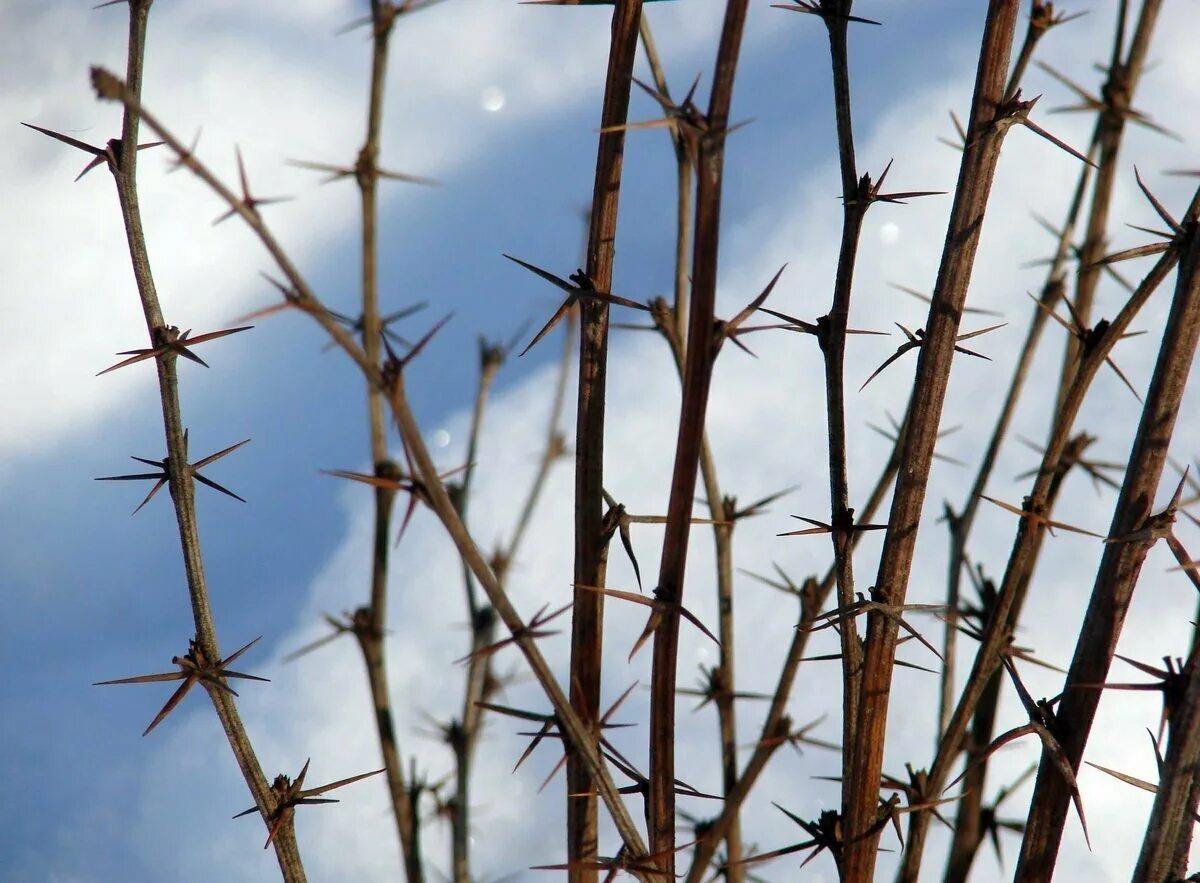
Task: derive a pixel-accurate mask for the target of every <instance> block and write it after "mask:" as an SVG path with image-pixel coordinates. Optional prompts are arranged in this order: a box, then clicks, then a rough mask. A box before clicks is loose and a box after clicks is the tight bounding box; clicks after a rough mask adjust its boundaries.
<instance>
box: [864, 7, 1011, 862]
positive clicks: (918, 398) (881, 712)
mask: <svg viewBox="0 0 1200 883" xmlns="http://www.w3.org/2000/svg"><path fill="white" fill-rule="evenodd" d="M1018 5H1019V4H1018V2H1017V0H991V2H989V4H988V11H987V19H986V26H985V29H984V36H983V46H982V48H981V50H980V56H979V68H978V72H977V74H976V82H975V95H974V99H973V101H972V106H971V118H970V124H969V126H968V128H967V144H966V146H965V147H964V149H963V159H962V166H961V167H960V170H959V178H958V186H957V188H956V190H955V197H954V206H953V208H952V210H951V215H950V224H949V228H948V230H947V233H946V244H945V250H944V251H943V254H942V262H941V266H940V268H939V270H938V278H937V282H936V284H935V286H934V291H933V303H932V305H931V306H930V311H929V320H928V322H927V323H926V326H925V338H924V341H923V343H922V346H921V347H920V357H919V359H918V362H917V374H916V382H915V385H914V388H913V398H912V411H911V413H912V414H913V415H914V416H915V418H916V419H911V420H910V421H909V426H908V432H907V433H906V435H905V444H904V450H903V452H902V454H901V466H900V473H899V475H898V476H897V479H896V492H895V495H894V497H893V499H892V511H891V517H890V518H889V521H888V530H887V533H886V536H885V538H884V545H883V553H882V556H881V559H880V564H879V574H878V576H877V578H876V580H875V586H876V591H877V592H879V593H881V594H882V596H883V597H884V598H885V599H886V603H888V604H893V605H898V604H903V603H904V598H905V595H906V592H907V588H908V578H909V573H910V570H911V567H912V560H913V555H914V553H915V550H916V540H917V532H918V530H919V527H920V517H921V507H922V504H923V503H924V499H925V489H926V485H927V483H928V480H929V467H930V463H931V462H932V459H933V449H934V445H935V443H936V441H937V434H938V425H939V422H940V419H941V411H942V404H943V402H944V400H945V394H946V388H947V384H948V381H949V376H950V368H951V364H952V361H953V356H954V352H953V350H954V345H955V338H956V336H957V334H958V326H959V321H960V319H961V317H962V308H963V304H964V302H965V300H966V295H967V287H968V285H969V283H970V279H971V270H972V268H973V265H974V261H975V252H976V249H977V247H978V243H979V236H980V232H981V230H982V227H983V219H984V214H985V211H986V208H987V202H988V197H989V195H990V193H991V186H992V178H993V176H994V174H995V170H996V164H997V162H998V161H999V157H1000V146H1001V144H1002V142H1003V136H1004V133H1005V131H1006V128H1007V127H1006V126H1005V125H1004V122H1005V121H1004V120H1003V119H1002V117H1001V115H1000V111H1001V102H1002V100H1003V97H1004V95H1003V92H1004V88H1005V81H1006V79H1007V74H1008V63H1009V52H1010V50H1011V47H1012V39H1013V32H1014V30H1015V27H1016V20H1017V12H1018ZM896 632H897V626H896V624H895V623H893V622H892V621H891V620H890V619H889V618H888V617H886V616H881V615H878V614H876V613H871V614H869V615H868V621H867V641H866V648H865V650H866V655H865V660H864V666H863V686H862V698H861V705H860V708H859V719H858V728H857V731H856V733H855V742H854V744H853V745H851V746H847V750H848V751H850V753H851V756H852V767H851V769H852V775H851V777H850V778H851V782H853V783H861V785H862V787H856V788H854V790H853V794H852V803H851V804H850V805H849V806H848V807H847V812H846V818H845V819H844V824H845V832H846V846H845V852H844V864H843V876H842V879H843V880H844V881H855V883H869V881H870V880H872V878H873V875H874V868H875V856H876V849H875V846H876V842H877V840H878V837H877V836H862V835H863V834H864V832H866V831H867V830H868V829H869V828H870V827H871V826H872V825H873V824H874V823H875V820H876V816H877V809H878V791H877V790H876V783H877V782H878V781H879V778H880V775H881V773H882V766H883V747H884V740H885V735H886V732H887V709H888V700H889V698H890V694H891V680H892V668H893V664H894V659H895V649H896V640H897V634H896Z"/></svg>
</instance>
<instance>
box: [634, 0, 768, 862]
mask: <svg viewBox="0 0 1200 883" xmlns="http://www.w3.org/2000/svg"><path fill="white" fill-rule="evenodd" d="M641 36H642V46H643V48H644V49H645V51H646V60H647V62H648V63H649V65H650V72H651V75H652V77H653V79H654V86H655V88H656V89H657V90H658V92H659V94H660V95H662V96H663V97H664V98H669V97H670V94H671V92H670V90H669V89H668V87H667V78H666V74H665V72H664V70H663V66H662V62H661V61H660V60H659V57H658V51H657V49H656V48H655V44H654V37H653V35H652V34H651V32H650V23H649V21H647V19H646V17H645V16H643V17H642V26H641ZM667 131H668V132H669V133H670V135H671V144H672V146H673V147H674V148H675V169H676V201H675V209H676V211H675V219H676V223H675V274H674V289H675V300H674V304H673V306H672V308H671V310H670V318H671V322H670V324H669V325H667V326H664V327H663V329H662V331H663V334H664V336H665V337H666V338H667V341H668V343H669V344H670V347H671V354H672V356H673V357H674V360H675V370H676V371H677V372H678V374H679V378H680V380H682V379H683V366H684V362H685V354H684V336H685V335H686V333H687V331H686V328H687V307H688V305H687V300H688V281H689V280H688V268H689V265H690V263H691V232H692V178H693V175H694V174H695V160H694V156H693V150H692V142H691V141H690V140H689V139H687V138H685V137H684V133H683V130H682V129H681V128H680V127H679V126H678V125H676V126H671V127H669V128H668V129H667ZM700 478H701V480H702V481H703V482H704V496H705V499H706V500H707V502H708V510H709V512H710V513H711V514H712V518H713V521H714V522H717V523H714V524H713V526H712V528H713V546H714V553H715V556H716V570H717V636H718V638H719V640H720V642H721V649H720V654H721V655H720V661H719V662H718V664H717V669H716V672H715V674H714V676H713V682H714V683H713V688H714V690H715V691H716V694H715V698H714V700H713V704H714V705H716V708H717V731H718V737H719V739H720V743H721V786H722V793H723V794H725V795H728V794H729V793H730V792H731V791H732V790H733V789H734V787H735V786H736V785H737V778H738V769H737V768H738V761H737V710H736V706H735V702H734V693H735V690H736V683H737V680H736V677H735V674H734V627H733V624H734V617H733V527H734V525H733V524H732V523H725V522H731V519H732V518H733V513H734V509H735V502H734V501H733V500H732V499H730V498H727V497H725V496H724V495H723V494H722V493H721V483H720V479H719V477H718V474H717V463H716V460H715V458H714V457H713V454H712V448H711V447H710V446H709V444H708V437H707V433H706V434H705V437H704V439H703V440H702V442H701V445H700ZM725 844H726V845H725V858H726V870H725V877H726V880H727V881H728V883H741V881H743V880H744V879H745V877H746V872H745V868H744V867H743V866H742V865H741V864H740V861H741V858H742V834H741V824H740V822H739V819H738V817H737V815H736V814H735V815H734V817H733V820H732V822H731V823H730V825H729V830H728V832H727V833H726V835H725Z"/></svg>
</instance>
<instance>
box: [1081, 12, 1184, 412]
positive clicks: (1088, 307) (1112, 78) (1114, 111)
mask: <svg viewBox="0 0 1200 883" xmlns="http://www.w3.org/2000/svg"><path fill="white" fill-rule="evenodd" d="M1161 6H1162V0H1145V2H1144V3H1143V4H1142V11H1141V14H1140V15H1139V16H1138V23H1137V27H1136V28H1135V29H1134V35H1133V40H1132V42H1131V43H1130V46H1129V54H1128V56H1125V57H1122V56H1123V53H1124V40H1123V36H1124V32H1125V7H1126V4H1125V2H1122V3H1120V4H1119V6H1118V13H1117V14H1118V16H1119V21H1118V22H1117V39H1116V40H1115V41H1114V43H1113V52H1112V56H1111V59H1110V61H1109V65H1108V79H1107V81H1106V82H1105V83H1104V86H1103V88H1102V90H1101V96H1102V98H1103V100H1104V110H1102V111H1101V113H1100V118H1099V120H1097V125H1096V138H1097V140H1098V142H1099V146H1100V152H1099V158H1098V160H1097V165H1098V167H1099V171H1098V172H1097V173H1096V186H1095V189H1094V191H1093V193H1092V204H1091V210H1090V212H1089V213H1088V220H1087V229H1086V230H1085V232H1084V238H1083V244H1082V245H1081V246H1080V249H1079V269H1078V273H1077V274H1076V277H1075V299H1074V307H1075V312H1076V314H1077V315H1078V316H1079V321H1080V322H1082V323H1083V324H1084V325H1087V324H1089V319H1090V317H1091V315H1092V302H1093V301H1094V300H1095V296H1096V286H1097V284H1098V283H1099V281H1100V272H1101V269H1102V268H1101V265H1100V259H1101V258H1102V257H1103V256H1104V249H1105V246H1106V245H1107V239H1108V213H1109V210H1110V208H1111V206H1112V192H1113V188H1114V186H1115V185H1116V176H1117V161H1118V158H1119V153H1120V148H1121V138H1122V135H1123V134H1124V131H1125V123H1126V121H1127V120H1128V118H1129V109H1130V102H1132V100H1133V93H1134V90H1135V89H1136V88H1137V84H1138V81H1139V80H1140V79H1141V75H1142V72H1143V70H1144V69H1145V66H1146V55H1147V53H1149V51H1150V38H1151V36H1152V35H1153V33H1154V26H1155V24H1156V22H1157V21H1158V11H1159V9H1160V7H1161ZM1078 364H1079V344H1078V341H1076V340H1075V338H1074V337H1071V338H1068V340H1067V348H1066V354H1065V355H1064V357H1063V369H1062V380H1061V383H1060V385H1059V402H1060V403H1061V401H1062V398H1063V396H1065V395H1066V390H1067V388H1068V387H1069V385H1070V380H1071V377H1072V375H1073V374H1074V373H1075V370H1076V368H1077V366H1078Z"/></svg>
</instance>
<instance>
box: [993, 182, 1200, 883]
mask: <svg viewBox="0 0 1200 883" xmlns="http://www.w3.org/2000/svg"><path fill="white" fill-rule="evenodd" d="M1198 210H1200V191H1198V192H1197V193H1196V196H1195V197H1194V198H1193V200H1192V204H1191V206H1189V208H1188V213H1187V220H1186V221H1185V228H1184V231H1185V232H1184V234H1183V236H1181V237H1180V240H1179V241H1178V243H1177V245H1176V246H1174V247H1173V248H1172V251H1177V252H1178V251H1182V256H1181V257H1180V262H1179V275H1178V278H1177V280H1176V287H1175V298H1174V300H1173V301H1172V303H1171V312H1170V314H1169V315H1168V317H1167V321H1166V326H1165V329H1164V332H1163V340H1162V344H1161V346H1160V348H1159V353H1158V362H1157V364H1156V365H1155V369H1154V376H1153V378H1152V379H1151V381H1150V389H1149V391H1148V392H1147V394H1146V405H1145V407H1144V408H1143V410H1142V419H1141V423H1140V424H1139V426H1138V431H1137V435H1136V436H1135V438H1134V443H1133V451H1132V453H1131V455H1130V458H1129V466H1128V467H1127V469H1126V472H1125V482H1124V484H1123V485H1122V487H1121V494H1120V497H1119V498H1118V500H1117V506H1116V509H1115V510H1114V512H1113V520H1112V526H1111V528H1110V530H1109V533H1108V535H1109V536H1110V537H1122V536H1125V535H1126V534H1129V533H1131V532H1133V531H1135V530H1138V529H1140V528H1141V527H1142V526H1143V525H1144V524H1145V522H1146V520H1147V518H1148V517H1149V516H1150V515H1151V506H1152V505H1153V502H1154V494H1155V491H1156V490H1157V488H1158V484H1159V480H1160V478H1161V477H1162V472H1163V469H1164V467H1165V466H1166V463H1167V449H1168V447H1169V446H1170V442H1171V436H1172V434H1173V432H1174V429H1175V419H1176V417H1177V416H1178V413H1179V405H1180V402H1181V400H1182V398H1183V392H1184V389H1185V388H1186V386H1187V378H1188V373H1189V371H1190V369H1191V365H1192V360H1193V358H1194V356H1195V352H1196V344H1197V342H1198V341H1200V227H1198V225H1197V211H1198ZM1152 545H1153V541H1145V542H1143V541H1131V542H1113V543H1109V544H1107V545H1106V546H1105V549H1104V555H1103V557H1102V558H1101V560H1100V568H1099V570H1098V571H1097V573H1096V583H1095V586H1094V587H1093V589H1092V597H1091V600H1090V602H1089V603H1088V609H1087V613H1086V614H1085V616H1084V621H1083V628H1082V630H1081V631H1080V636H1079V640H1078V642H1077V643H1076V645H1075V656H1074V658H1073V659H1072V661H1071V668H1070V670H1069V672H1068V673H1067V681H1066V686H1065V687H1064V690H1063V700H1062V703H1061V705H1060V706H1059V708H1058V712H1057V720H1058V726H1057V728H1056V731H1055V733H1054V735H1055V736H1056V737H1057V739H1058V741H1059V743H1060V744H1061V746H1062V749H1063V752H1064V753H1065V755H1066V758H1067V760H1068V761H1069V762H1070V764H1071V766H1072V768H1073V769H1078V768H1079V763H1080V760H1081V759H1082V756H1083V749H1084V746H1085V745H1086V744H1087V738H1088V735H1089V733H1090V732H1091V726H1092V722H1093V720H1094V718H1095V714H1096V708H1097V706H1098V704H1099V701H1100V692H1101V691H1099V690H1095V689H1088V688H1086V687H1081V686H1080V685H1082V684H1099V683H1104V681H1105V680H1107V674H1108V669H1109V666H1110V665H1111V663H1112V656H1113V653H1114V652H1115V649H1116V645H1117V640H1118V638H1119V637H1120V633H1121V627H1122V625H1123V624H1124V621H1125V613H1126V611H1127V610H1128V607H1129V602H1130V600H1131V598H1132V596H1133V589H1134V586H1135V585H1136V583H1137V578H1138V574H1139V572H1140V571H1141V567H1142V563H1143V562H1144V561H1145V557H1146V553H1147V552H1149V550H1150V547H1151V546H1152ZM1172 742H1174V740H1172ZM1180 787H1182V786H1180ZM1188 787H1190V783H1189V785H1188ZM1184 790H1185V791H1186V789H1184ZM1177 798H1178V795H1177V793H1176V790H1175V789H1174V788H1172V793H1171V795H1170V799H1171V800H1176V799H1177ZM1032 801H1033V802H1032V804H1031V807H1030V812H1029V818H1028V821H1027V826H1026V831H1025V839H1024V840H1023V841H1022V844H1021V857H1020V860H1019V862H1018V865H1017V874H1016V878H1015V879H1016V880H1020V881H1032V880H1044V879H1046V878H1047V877H1048V876H1049V873H1050V870H1051V869H1052V868H1053V866H1054V860H1055V857H1056V856H1057V854H1058V847H1059V843H1060V841H1061V839H1062V831H1063V825H1064V823H1065V821H1066V814H1067V805H1068V802H1069V801H1070V790H1069V789H1068V788H1067V786H1066V783H1065V782H1064V781H1063V779H1062V776H1061V774H1060V773H1058V772H1057V770H1056V769H1055V767H1054V765H1053V764H1052V763H1050V764H1047V763H1046V761H1045V758H1044V757H1043V763H1042V765H1041V767H1040V768H1039V770H1038V778H1037V784H1036V785H1035V786H1034V793H1033V798H1032ZM1159 805H1160V801H1159V800H1156V801H1155V807H1156V808H1158V807H1159ZM1162 821H1163V823H1164V824H1170V825H1178V824H1182V821H1181V820H1179V819H1176V820H1174V821H1173V822H1168V821H1167V820H1166V819H1162ZM1174 846H1175V840H1174V839H1172V840H1171V841H1170V842H1169V844H1167V845H1165V846H1164V847H1163V848H1164V849H1165V852H1162V853H1160V852H1159V851H1157V850H1154V849H1151V850H1150V852H1149V855H1147V853H1146V852H1144V853H1143V856H1142V858H1143V859H1144V860H1146V861H1153V862H1158V861H1160V860H1162V861H1166V860H1167V859H1168V858H1169V857H1170V856H1171V855H1172V853H1173V850H1174ZM1149 867H1150V866H1149V865H1145V864H1143V862H1142V861H1141V860H1139V863H1138V869H1139V872H1143V873H1144V872H1146V871H1148V870H1149ZM1155 879H1161V876H1160V877H1158V878H1155Z"/></svg>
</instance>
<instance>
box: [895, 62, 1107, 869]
mask: <svg viewBox="0 0 1200 883" xmlns="http://www.w3.org/2000/svg"><path fill="white" fill-rule="evenodd" d="M1010 82H1011V81H1010ZM1093 147H1094V145H1093ZM1093 152H1094V150H1093V151H1090V152H1089V158H1090V154H1091V153H1093ZM1090 178H1091V167H1090V166H1087V165H1085V166H1084V167H1083V170H1082V171H1081V172H1080V174H1079V182H1078V184H1077V186H1076V188H1075V195H1074V197H1073V199H1072V202H1071V207H1070V209H1069V210H1068V212H1067V217H1066V220H1065V222H1064V224H1063V231H1062V235H1061V236H1060V237H1059V241H1058V246H1057V249H1056V251H1055V255H1054V258H1053V260H1052V262H1051V265H1050V268H1049V270H1048V271H1047V274H1046V282H1045V284H1044V285H1043V286H1042V291H1041V295H1040V297H1039V303H1040V304H1041V306H1040V307H1039V306H1037V305H1035V306H1034V307H1033V314H1032V315H1031V316H1030V320H1029V330H1028V331H1027V332H1026V335H1025V342H1024V344H1023V345H1022V347H1021V352H1020V354H1019V355H1018V356H1017V363H1016V365H1015V367H1014V368H1013V378H1012V381H1011V382H1010V383H1009V387H1008V392H1007V393H1006V395H1005V398H1004V404H1003V406H1002V407H1001V409H1000V414H999V416H998V417H997V418H996V425H995V427H994V428H993V430H992V436H991V439H990V440H989V441H988V446H987V448H986V450H985V451H984V455H983V459H982V461H981V462H980V465H979V471H978V472H977V473H976V475H975V481H974V483H973V484H972V485H971V489H970V492H969V493H968V496H967V498H966V500H965V501H964V502H963V506H962V509H961V510H960V512H959V513H958V514H956V515H954V516H953V517H952V520H951V524H950V559H949V560H950V563H949V567H948V573H947V580H946V585H947V591H946V604H947V606H948V607H949V615H948V616H947V618H946V628H945V640H944V647H945V649H944V655H945V657H946V666H945V669H944V671H943V673H942V684H941V687H942V689H941V701H940V703H939V708H938V736H937V738H938V745H939V746H940V745H941V742H942V738H943V735H944V734H945V732H946V728H947V726H948V725H949V721H950V716H951V714H952V713H953V711H954V707H955V696H956V693H955V686H956V685H955V679H954V667H953V665H952V664H951V660H953V659H954V657H955V654H956V653H957V637H958V615H957V613H956V611H957V610H958V609H959V600H960V586H961V583H962V574H963V568H964V567H965V566H966V549H967V542H968V540H969V539H970V535H971V530H972V528H973V527H974V526H975V515H976V513H977V512H978V511H979V504H980V502H981V501H982V499H983V498H982V496H981V495H982V494H983V492H984V491H985V490H986V489H987V483H988V481H989V480H990V479H991V475H992V470H993V469H994V468H995V465H996V460H997V458H998V456H999V453H1000V447H1001V446H1002V445H1003V443H1004V441H1005V438H1006V437H1007V435H1008V429H1009V426H1010V424H1011V422H1012V418H1013V415H1014V414H1015V413H1016V408H1017V403H1018V401H1020V398H1021V394H1022V392H1023V391H1024V389H1025V381H1026V379H1027V377H1028V374H1029V370H1030V368H1031V366H1032V364H1033V358H1034V355H1035V354H1036V351H1037V346H1038V341H1039V340H1040V339H1041V334H1042V330H1043V328H1044V327H1045V324H1046V321H1047V315H1046V310H1050V309H1053V308H1054V306H1055V305H1056V304H1057V303H1058V301H1059V300H1060V299H1061V298H1062V297H1063V288H1064V282H1063V266H1064V264H1065V262H1066V258H1067V256H1068V254H1069V251H1070V243H1071V236H1072V234H1073V232H1074V229H1075V223H1076V220H1077V219H1078V216H1079V212H1080V210H1081V207H1082V204H1083V197H1084V194H1085V192H1086V189H1087V182H1088V181H1089V180H1090ZM1014 606H1019V605H1014ZM1014 619H1015V617H1014ZM991 677H992V681H993V683H991V684H989V686H988V688H987V692H986V693H985V694H984V695H983V696H982V698H981V700H980V703H979V707H978V708H977V710H976V712H975V721H974V723H973V725H972V730H973V735H972V739H973V740H974V741H973V743H972V744H982V745H986V744H987V743H988V742H989V741H991V739H990V734H991V732H992V723H993V720H994V718H995V708H996V701H997V699H998V698H999V695H1000V693H999V687H1000V683H1001V681H1000V678H999V673H998V672H997V673H993V674H992V676H991ZM986 772H987V758H984V759H983V760H981V761H980V762H979V763H977V764H975V765H973V766H972V767H971V769H970V771H969V772H968V773H967V778H966V780H965V781H964V784H963V793H964V796H963V799H962V800H961V801H959V802H958V804H957V805H958V814H957V816H956V818H955V822H954V840H953V842H952V844H951V847H950V853H949V856H948V858H947V863H946V876H945V883H962V881H964V880H965V879H966V874H967V872H968V871H969V870H970V867H971V863H972V862H973V861H974V857H975V854H976V852H977V851H978V848H979V845H980V843H981V842H982V837H983V834H984V832H983V830H982V828H981V826H980V822H981V819H980V811H981V809H982V806H983V784H984V779H985V778H986ZM930 820H931V819H930V815H929V814H928V813H913V814H912V816H911V818H910V821H909V834H908V838H907V845H906V847H905V855H904V860H903V862H902V864H901V869H900V872H899V873H898V875H897V881H898V883H901V881H907V883H915V881H916V879H917V875H918V874H919V873H920V867H921V855H922V853H923V850H924V846H925V835H926V833H927V832H928V830H929V823H930Z"/></svg>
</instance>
